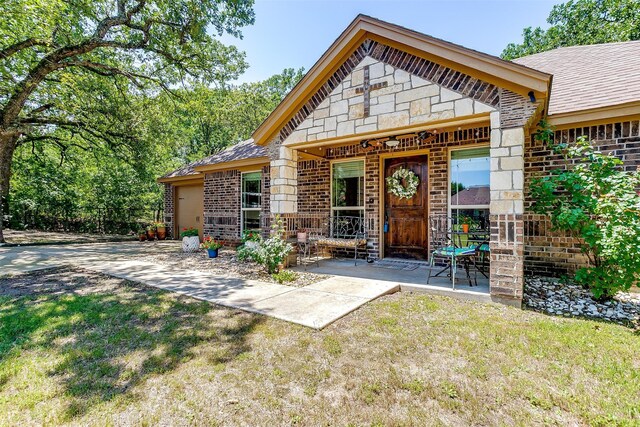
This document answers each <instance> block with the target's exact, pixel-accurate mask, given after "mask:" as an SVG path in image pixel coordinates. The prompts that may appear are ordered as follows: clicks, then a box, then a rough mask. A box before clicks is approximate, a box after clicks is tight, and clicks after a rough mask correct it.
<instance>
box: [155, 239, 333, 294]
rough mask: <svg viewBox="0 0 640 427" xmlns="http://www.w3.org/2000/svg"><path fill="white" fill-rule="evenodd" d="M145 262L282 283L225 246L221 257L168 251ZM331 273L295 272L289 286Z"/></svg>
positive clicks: (299, 284)
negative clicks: (238, 256)
mask: <svg viewBox="0 0 640 427" xmlns="http://www.w3.org/2000/svg"><path fill="white" fill-rule="evenodd" d="M143 260H144V261H150V262H155V263H158V264H163V265H168V266H171V267H177V268H184V269H188V270H197V271H202V272H207V273H213V274H218V275H221V276H236V277H242V278H243V279H251V280H260V281H263V282H268V283H278V281H277V280H276V279H275V278H273V277H272V276H271V275H270V274H268V273H267V272H266V271H264V268H263V267H262V266H260V265H258V264H256V263H255V262H252V261H239V260H238V259H237V257H236V251H235V250H234V249H229V248H222V249H220V250H219V253H218V257H217V258H208V256H207V253H206V251H200V252H193V253H182V252H177V251H176V252H165V253H155V254H150V255H146V256H144V257H143ZM328 277H329V276H326V275H322V274H314V273H307V272H303V271H297V272H295V279H294V280H293V281H291V282H285V283H284V284H285V285H289V286H295V287H301V286H307V285H310V284H312V283H316V282H319V281H320V280H324V279H326V278H328Z"/></svg>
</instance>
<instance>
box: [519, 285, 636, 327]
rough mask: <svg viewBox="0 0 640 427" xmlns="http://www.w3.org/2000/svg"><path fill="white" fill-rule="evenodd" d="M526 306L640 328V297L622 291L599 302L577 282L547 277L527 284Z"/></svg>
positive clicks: (546, 311)
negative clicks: (611, 297) (566, 281)
mask: <svg viewBox="0 0 640 427" xmlns="http://www.w3.org/2000/svg"><path fill="white" fill-rule="evenodd" d="M523 302H524V304H525V305H526V306H527V307H529V308H532V309H534V310H537V311H542V312H545V313H548V314H555V315H560V316H577V317H588V318H592V319H602V320H608V321H611V322H616V323H620V324H629V325H633V326H635V327H640V294H638V293H628V292H619V293H618V294H617V295H616V297H615V298H613V299H612V300H610V301H597V300H595V299H594V298H593V296H592V294H591V292H590V291H589V290H588V289H585V288H583V287H582V286H579V285H576V284H574V283H565V282H564V281H561V280H560V279H554V278H548V277H530V278H528V279H526V281H525V288H524V300H523Z"/></svg>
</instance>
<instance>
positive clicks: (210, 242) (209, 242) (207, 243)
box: [200, 237, 224, 250]
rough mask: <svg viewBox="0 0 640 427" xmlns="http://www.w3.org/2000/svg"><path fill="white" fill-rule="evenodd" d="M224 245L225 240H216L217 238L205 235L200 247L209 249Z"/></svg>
mask: <svg viewBox="0 0 640 427" xmlns="http://www.w3.org/2000/svg"><path fill="white" fill-rule="evenodd" d="M223 246H224V241H222V240H215V239H212V238H211V237H205V238H204V241H203V242H202V243H200V249H207V250H209V249H220V248H221V247H223Z"/></svg>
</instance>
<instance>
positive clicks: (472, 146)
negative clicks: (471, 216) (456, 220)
mask: <svg viewBox="0 0 640 427" xmlns="http://www.w3.org/2000/svg"><path fill="white" fill-rule="evenodd" d="M478 148H488V149H489V182H491V143H489V142H486V143H482V144H470V145H464V146H461V147H453V148H449V152H448V155H447V216H449V218H453V211H454V209H456V210H462V209H487V210H488V211H489V215H490V214H491V200H489V204H487V205H464V206H463V207H460V206H458V205H455V206H453V205H452V203H451V201H452V200H451V179H452V177H453V176H452V173H453V168H452V167H451V160H452V157H453V156H452V153H453V152H454V151H464V150H473V149H478ZM489 194H491V184H489Z"/></svg>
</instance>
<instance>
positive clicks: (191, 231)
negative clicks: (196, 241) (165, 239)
mask: <svg viewBox="0 0 640 427" xmlns="http://www.w3.org/2000/svg"><path fill="white" fill-rule="evenodd" d="M197 235H198V229H197V228H193V227H189V228H187V227H185V228H183V229H182V231H181V232H180V237H195V236H197Z"/></svg>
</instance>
